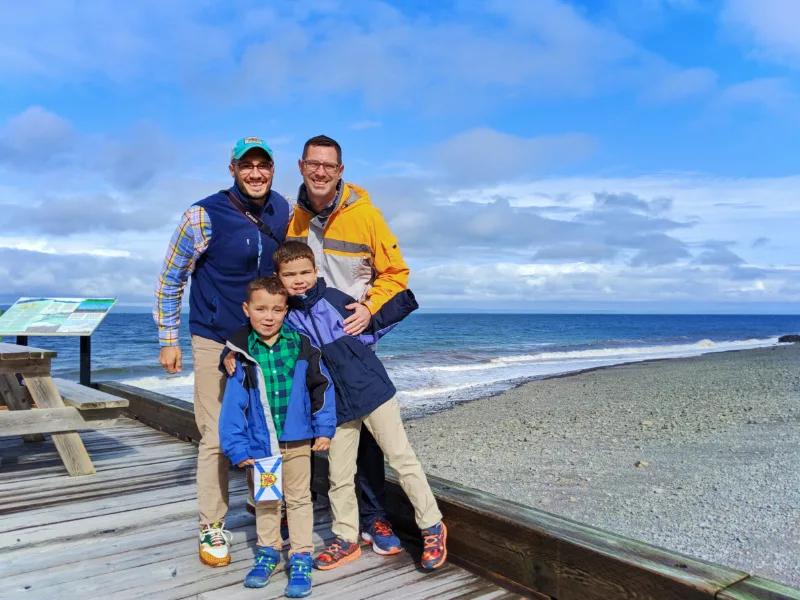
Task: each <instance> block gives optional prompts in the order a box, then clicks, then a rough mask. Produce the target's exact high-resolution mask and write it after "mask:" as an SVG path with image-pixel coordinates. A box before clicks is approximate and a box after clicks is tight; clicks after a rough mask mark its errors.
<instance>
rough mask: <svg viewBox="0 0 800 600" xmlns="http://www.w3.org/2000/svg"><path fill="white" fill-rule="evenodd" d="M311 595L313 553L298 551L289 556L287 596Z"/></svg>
mask: <svg viewBox="0 0 800 600" xmlns="http://www.w3.org/2000/svg"><path fill="white" fill-rule="evenodd" d="M310 595H311V555H310V554H309V553H308V552H297V553H296V554H292V556H291V558H289V583H288V584H287V585H286V597H287V598H305V597H306V596H310Z"/></svg>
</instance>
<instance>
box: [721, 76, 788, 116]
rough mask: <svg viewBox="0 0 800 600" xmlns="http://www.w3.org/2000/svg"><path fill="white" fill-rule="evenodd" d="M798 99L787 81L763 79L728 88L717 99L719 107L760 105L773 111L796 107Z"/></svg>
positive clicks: (770, 78) (773, 78)
mask: <svg viewBox="0 0 800 600" xmlns="http://www.w3.org/2000/svg"><path fill="white" fill-rule="evenodd" d="M798 98H800V96H798V94H797V92H796V91H794V90H793V89H792V86H791V83H790V82H789V80H788V79H785V78H780V77H765V78H761V79H753V80H750V81H744V82H742V83H737V84H734V85H731V86H729V87H728V88H727V89H725V90H724V91H723V92H722V93H721V94H720V95H719V97H718V99H717V102H718V104H721V105H747V104H756V105H762V106H765V107H767V108H770V109H773V110H780V109H782V108H785V107H787V106H791V105H796V104H797V100H798Z"/></svg>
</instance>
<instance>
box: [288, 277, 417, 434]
mask: <svg viewBox="0 0 800 600" xmlns="http://www.w3.org/2000/svg"><path fill="white" fill-rule="evenodd" d="M355 302H356V300H355V299H354V298H353V297H352V296H348V295H347V294H345V293H344V292H342V291H340V290H337V289H335V288H329V287H327V285H326V284H325V280H324V279H323V278H322V277H320V278H318V279H317V283H316V285H314V287H311V288H309V289H308V290H307V291H306V294H305V296H289V308H290V309H291V310H290V311H289V315H288V316H287V317H286V321H287V322H288V323H290V324H291V325H292V327H294V328H295V329H296V330H297V331H299V332H300V333H301V334H303V333H304V334H306V335H307V336H308V337H309V338H311V341H312V342H313V343H314V345H315V346H318V347H319V349H320V350H322V360H323V361H324V362H325V366H327V367H328V371H329V372H330V375H331V377H332V378H333V383H334V385H335V386H336V420H337V423H338V424H339V425H341V424H342V423H347V422H348V421H352V420H353V419H357V418H359V417H363V416H365V415H368V414H369V413H371V412H372V411H373V410H375V409H376V408H378V407H379V406H380V405H381V404H383V403H384V402H386V401H388V400H390V399H391V398H392V397H393V396H394V395H395V393H396V390H395V387H394V385H393V384H392V381H391V380H390V379H389V375H388V374H387V373H386V368H385V367H384V366H383V363H381V361H380V359H379V358H378V356H377V355H376V354H375V352H373V351H372V350H371V349H370V348H368V347H367V346H371V345H372V344H374V343H376V342H377V341H378V340H379V339H380V338H381V337H383V336H384V335H385V334H386V333H388V332H389V331H390V330H391V329H393V328H394V326H395V325H397V324H398V323H399V322H400V321H402V320H403V319H404V318H405V317H406V316H407V315H408V314H410V313H411V312H412V311H414V310H416V309H417V308H419V304H417V301H416V299H415V298H414V294H413V293H411V290H403V291H402V292H400V293H398V294H397V295H395V296H394V297H393V298H392V299H391V300H389V301H388V302H386V303H385V304H384V305H383V306H382V307H381V308H380V310H378V312H376V313H375V314H374V315H372V320H371V321H370V323H369V326H368V327H367V328H366V329H365V330H364V331H363V332H362V333H361V334H360V335H358V336H355V337H354V336H351V335H348V334H346V333H345V332H344V324H343V322H344V320H345V319H346V318H347V317H349V316H350V315H352V314H353V311H352V310H347V309H346V308H345V306H347V305H348V304H353V303H355Z"/></svg>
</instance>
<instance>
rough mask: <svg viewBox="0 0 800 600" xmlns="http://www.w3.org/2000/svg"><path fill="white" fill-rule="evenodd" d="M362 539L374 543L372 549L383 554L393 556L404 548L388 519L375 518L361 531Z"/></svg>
mask: <svg viewBox="0 0 800 600" xmlns="http://www.w3.org/2000/svg"><path fill="white" fill-rule="evenodd" d="M361 539H362V540H364V541H365V542H367V543H368V544H372V549H373V550H374V551H375V553H376V554H380V555H381V556H391V555H392V554H397V553H398V552H401V551H402V550H403V546H402V544H401V543H400V538H398V537H397V536H396V535H395V534H394V531H392V526H391V525H390V524H389V521H387V520H386V519H375V520H374V521H373V522H372V523H371V524H370V525H369V526H368V527H367V528H366V529H364V530H363V531H362V532H361Z"/></svg>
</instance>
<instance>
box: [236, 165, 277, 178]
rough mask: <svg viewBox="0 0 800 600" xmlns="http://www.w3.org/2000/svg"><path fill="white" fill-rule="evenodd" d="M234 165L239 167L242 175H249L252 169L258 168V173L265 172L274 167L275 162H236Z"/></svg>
mask: <svg viewBox="0 0 800 600" xmlns="http://www.w3.org/2000/svg"><path fill="white" fill-rule="evenodd" d="M236 166H237V167H239V172H240V173H241V174H242V175H249V174H250V173H252V172H253V169H258V171H259V173H263V174H267V173H269V172H270V171H272V169H274V168H275V163H256V164H253V163H237V164H236Z"/></svg>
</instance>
